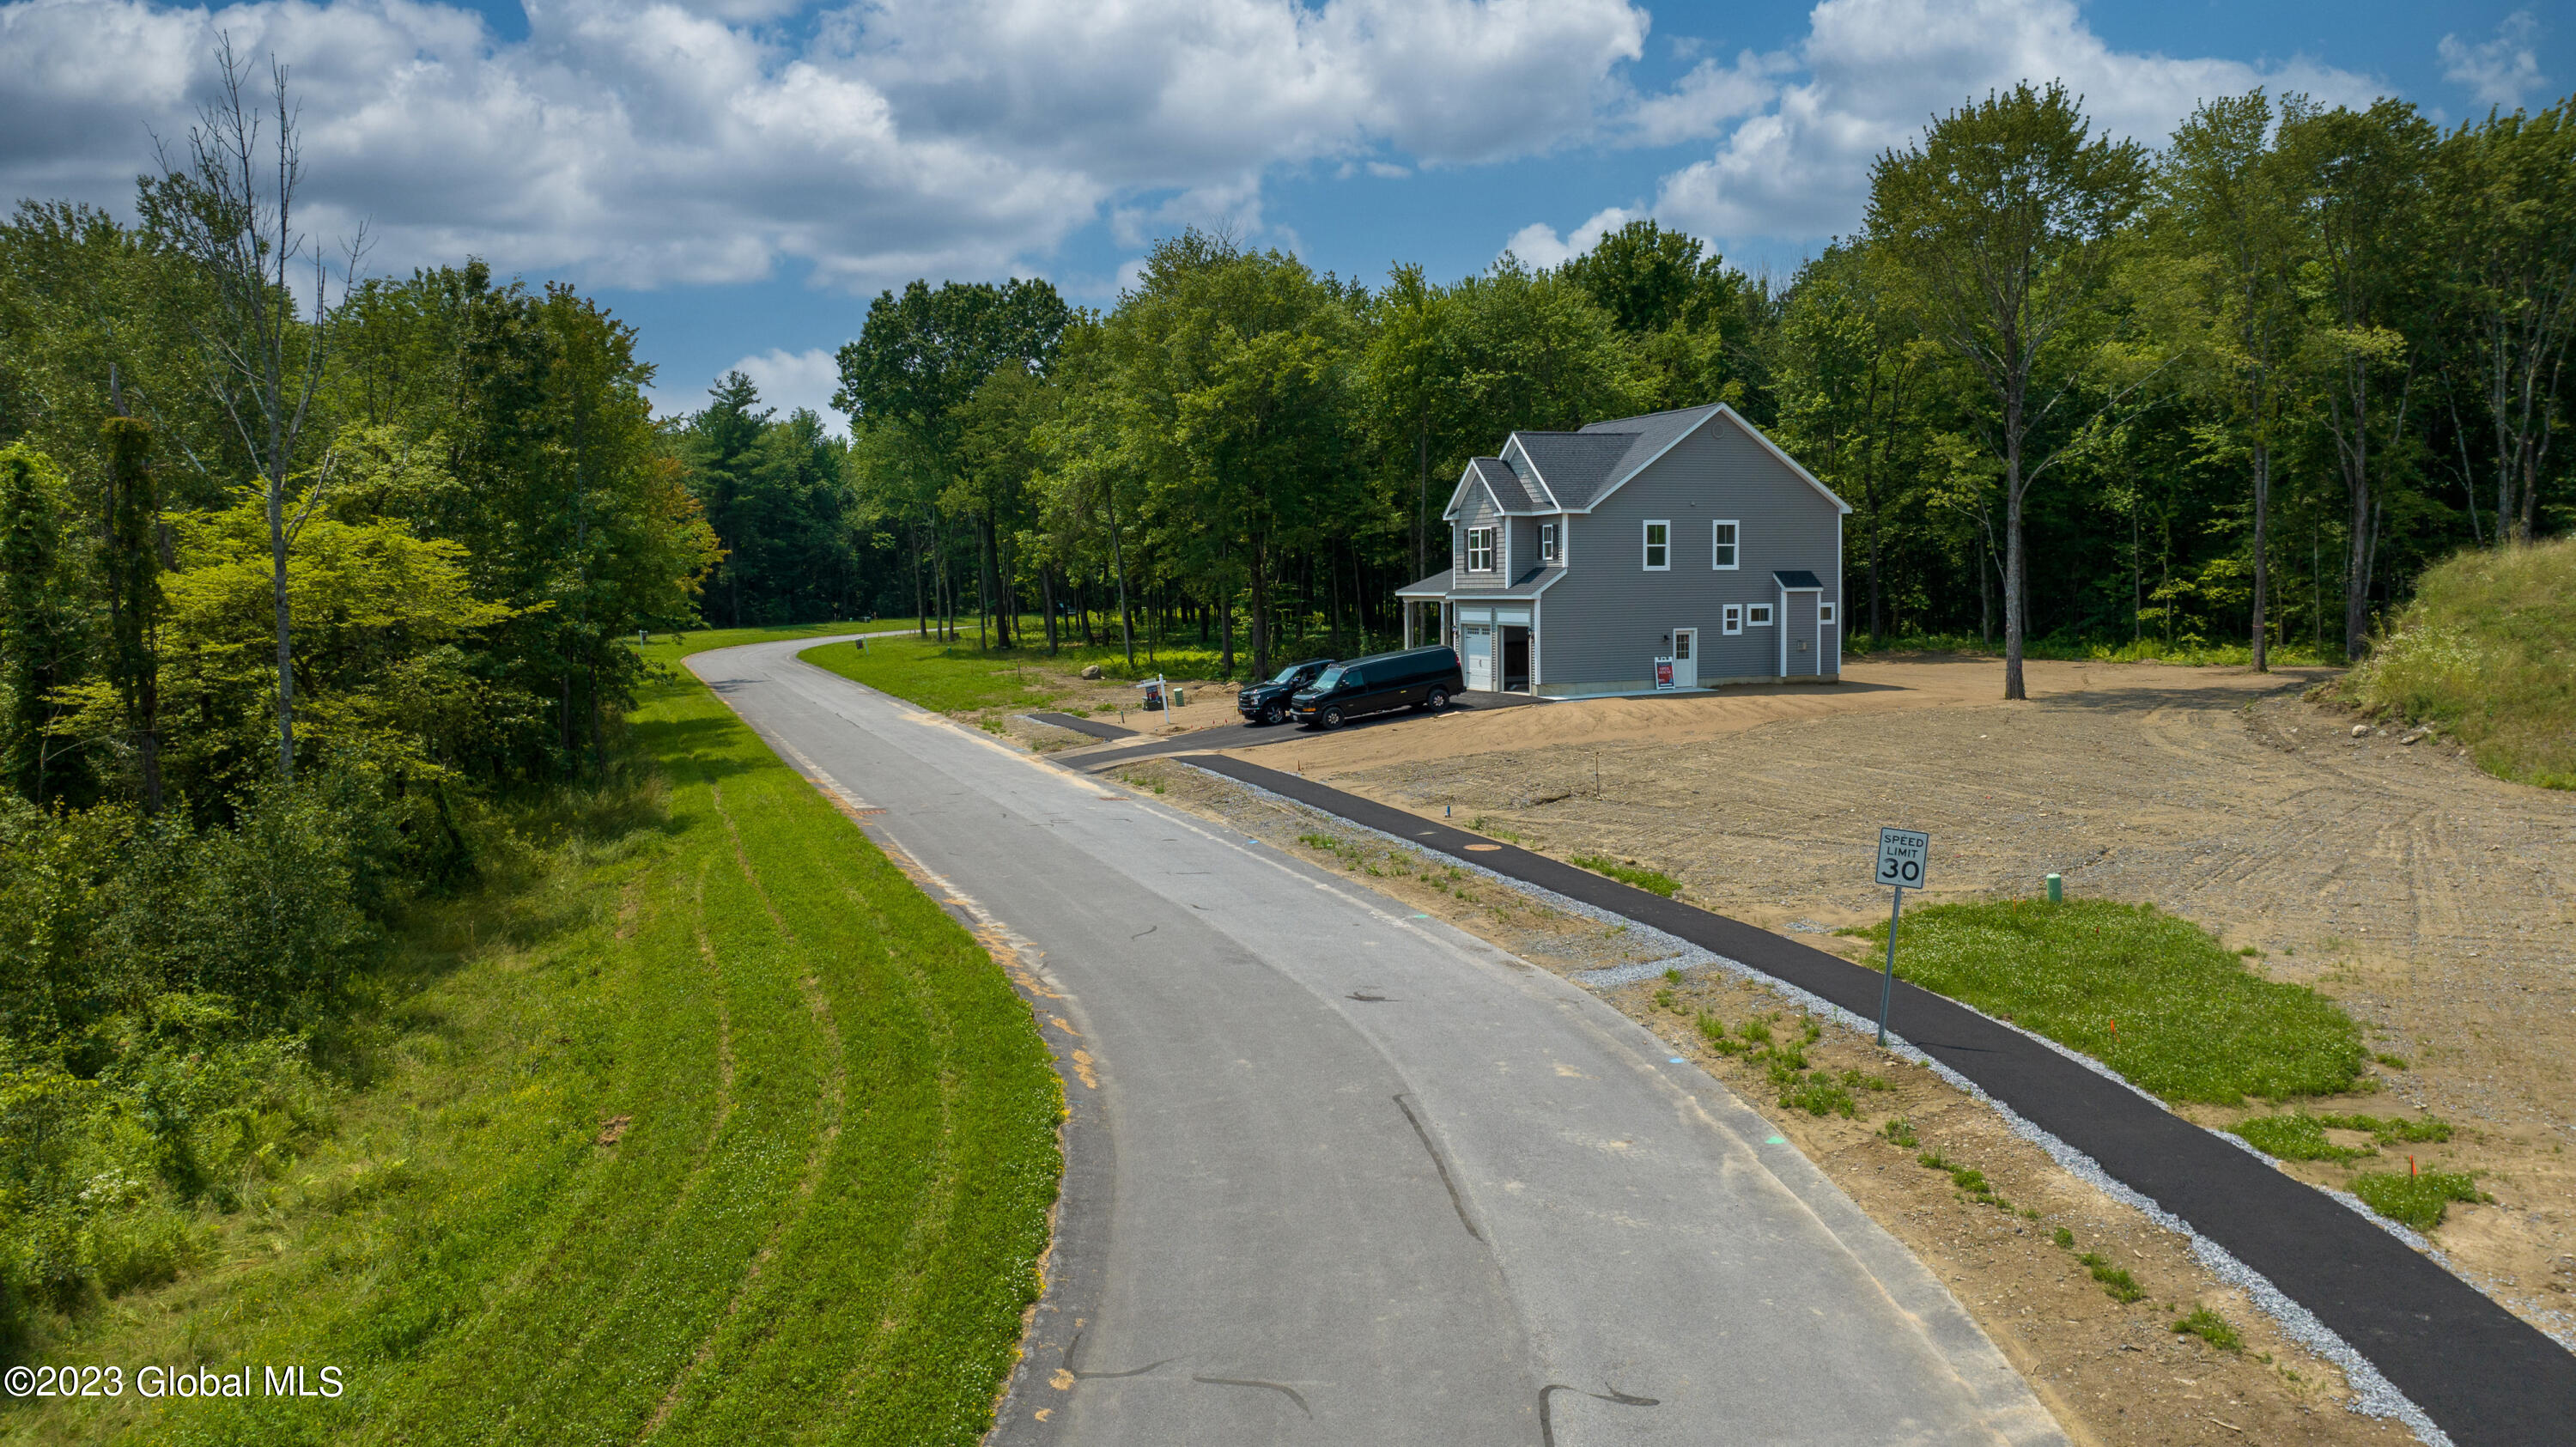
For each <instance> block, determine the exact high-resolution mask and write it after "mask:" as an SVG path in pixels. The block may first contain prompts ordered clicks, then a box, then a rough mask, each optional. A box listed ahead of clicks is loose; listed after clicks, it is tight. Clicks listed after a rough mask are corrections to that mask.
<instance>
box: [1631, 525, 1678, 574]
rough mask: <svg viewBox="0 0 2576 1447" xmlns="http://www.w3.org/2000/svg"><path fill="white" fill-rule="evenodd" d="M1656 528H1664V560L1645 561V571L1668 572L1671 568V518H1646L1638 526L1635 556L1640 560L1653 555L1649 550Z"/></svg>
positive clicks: (1651, 546) (1652, 543) (1652, 545)
mask: <svg viewBox="0 0 2576 1447" xmlns="http://www.w3.org/2000/svg"><path fill="white" fill-rule="evenodd" d="M1657 528H1662V529H1663V530H1664V542H1663V548H1664V560H1663V561H1662V562H1660V563H1655V562H1647V563H1646V571H1647V572H1649V573H1669V572H1671V571H1672V570H1673V520H1672V519H1671V518H1648V519H1646V520H1645V524H1644V526H1642V527H1640V528H1639V529H1638V531H1637V557H1638V559H1639V560H1640V561H1644V560H1646V559H1649V558H1652V557H1653V556H1654V553H1653V552H1652V551H1650V550H1651V549H1652V548H1653V547H1654V546H1655V543H1654V541H1653V539H1654V536H1655V529H1657Z"/></svg>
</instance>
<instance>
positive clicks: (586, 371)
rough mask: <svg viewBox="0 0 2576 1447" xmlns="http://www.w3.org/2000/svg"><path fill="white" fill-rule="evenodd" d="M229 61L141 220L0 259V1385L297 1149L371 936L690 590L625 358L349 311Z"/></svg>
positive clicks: (681, 502)
mask: <svg viewBox="0 0 2576 1447" xmlns="http://www.w3.org/2000/svg"><path fill="white" fill-rule="evenodd" d="M218 60H219V62H220V72H221V78H222V81H223V85H222V87H221V90H220V95H219V99H218V101H217V102H216V104H214V105H213V106H211V107H210V108H209V109H208V110H207V111H206V112H205V113H204V114H203V115H202V116H201V117H200V120H199V123H198V124H197V125H196V126H195V127H194V128H193V129H192V130H191V132H190V134H189V135H188V136H187V137H186V139H185V141H184V143H182V144H180V145H177V146H174V147H173V148H172V149H171V152H170V153H169V154H167V155H166V156H165V158H164V164H163V167H162V169H161V170H160V171H159V172H158V173H156V174H153V175H148V176H146V177H144V178H143V179H142V182H141V185H140V187H139V192H138V196H137V203H136V206H135V210H134V218H135V219H134V220H132V221H131V222H128V221H121V220H119V219H117V218H116V217H114V216H112V215H110V214H108V213H106V212H104V211H101V210H98V209H95V208H92V207H87V206H81V205H73V204H67V203H61V202H48V201H35V200H30V201H23V202H21V203H20V204H19V206H18V207H17V209H16V211H15V212H14V214H12V215H11V216H10V217H9V218H8V220H7V221H6V223H5V224H0V781H5V783H4V784H0V1354H8V1353H10V1352H14V1351H15V1350H16V1347H15V1346H14V1345H13V1343H14V1342H17V1341H20V1340H22V1338H21V1337H20V1335H19V1334H20V1333H21V1332H22V1331H23V1330H24V1329H25V1328H26V1326H27V1324H28V1322H29V1321H30V1320H32V1319H33V1318H32V1317H31V1313H32V1312H33V1311H34V1310H35V1308H36V1307H37V1306H38V1305H40V1304H51V1305H53V1306H55V1307H58V1308H63V1309H71V1308H75V1307H77V1306H78V1305H79V1304H80V1303H81V1302H82V1301H83V1300H85V1299H87V1298H89V1297H90V1296H91V1295H93V1294H94V1293H96V1292H99V1291H110V1292H112V1291H115V1290H119V1289H122V1288H124V1287H126V1286H131V1285H136V1284H141V1283H144V1282H148V1281H152V1280H159V1279H166V1278H167V1277H168V1275H169V1274H170V1273H171V1272H172V1271H175V1270H176V1269H178V1266H179V1264H180V1263H181V1262H182V1261H184V1260H185V1259H187V1257H188V1255H189V1253H190V1252H191V1251H192V1250H193V1249H195V1248H194V1246H193V1245H192V1243H195V1242H197V1241H199V1240H200V1239H201V1237H200V1236H199V1234H198V1233H197V1232H196V1230H195V1228H194V1227H193V1226H192V1225H191V1224H190V1222H191V1220H192V1219H193V1218H192V1217H191V1215H190V1213H191V1212H192V1211H195V1210H199V1209H203V1208H205V1207H207V1206H209V1205H211V1206H213V1207H215V1208H218V1209H229V1203H233V1202H236V1201H238V1199H239V1192H240V1188H241V1187H242V1185H243V1183H244V1182H245V1180H247V1179H248V1178H249V1177H250V1176H251V1175H256V1174H258V1173H261V1172H273V1171H274V1170H277V1169H279V1168H281V1166H282V1163H284V1162H286V1161H289V1160H291V1159H292V1156H293V1149H292V1147H293V1144H294V1141H295V1140H296V1139H297V1138H298V1137H299V1136H300V1135H301V1133H303V1132H306V1131H310V1130H318V1129H322V1128H325V1126H326V1125H327V1120H328V1109H327V1105H328V1102H329V1100H330V1099H331V1098H332V1094H333V1090H334V1088H335V1085H334V1082H335V1081H338V1080H341V1079H344V1078H345V1077H346V1076H348V1075H349V1074H351V1073H353V1072H358V1071H361V1070H362V1068H363V1066H362V1060H363V1053H364V1052H363V1047H362V1046H361V1045H359V1044H357V1043H355V1042H354V1040H353V1037H352V1036H351V1034H350V1033H349V1031H348V1029H347V1028H346V1026H347V1022H348V1019H349V1015H348V1007H349V1005H350V1002H351V1001H352V1000H353V999H356V998H358V993H360V992H362V990H363V982H364V977H365V971H366V970H367V967H368V966H369V964H370V962H372V961H374V960H376V959H378V958H380V956H381V955H382V952H383V951H384V949H385V947H386V946H387V944H388V942H389V938H390V935H391V932H392V930H393V929H394V928H395V927H396V926H398V924H399V921H400V918H401V916H402V914H403V912H404V910H405V909H406V908H407V907H408V906H409V904H410V903H412V902H415V901H418V900H420V899H422V898H423V897H425V896H429V895H434V894H436V893H438V892H441V891H445V890H450V889H453V888H455V887H457V886H459V885H461V884H463V883H465V882H467V881H470V880H473V879H475V878H477V877H482V876H485V875H488V874H489V872H490V871H491V869H492V868H493V866H494V865H495V864H496V863H498V864H502V865H509V864H510V863H511V862H512V861H516V860H523V859H524V858H525V857H526V854H527V845H526V843H525V842H524V839H523V837H522V835H521V833H520V832H519V825H520V823H521V822H523V821H524V819H525V818H526V816H527V809H528V806H529V801H532V800H539V799H542V798H544V797H545V796H547V795H549V794H559V793H560V792H561V791H562V790H563V789H564V788H565V787H566V786H567V785H569V784H573V783H575V782H576V781H581V780H588V779H595V778H597V777H598V776H599V775H600V774H601V773H602V772H603V771H605V770H608V769H610V768H613V766H614V763H615V759H614V751H615V743H616V738H617V732H618V727H619V720H620V719H621V718H622V717H623V715H624V713H625V712H626V710H627V708H628V707H629V705H630V703H631V701H632V696H633V689H634V687H635V685H636V684H637V683H638V682H639V681H640V680H641V678H642V676H643V670H642V665H641V663H640V661H639V659H638V656H637V654H636V652H635V651H634V649H633V648H631V647H630V646H627V640H629V639H631V638H632V637H633V636H634V633H635V631H636V630H637V629H638V628H669V627H680V626H686V625H689V624H691V623H693V622H694V621H695V619H696V617H697V601H698V599H697V594H698V590H699V587H700V583H701V579H702V578H703V576H704V574H705V572H706V570H707V569H708V568H709V567H710V566H711V565H712V564H713V563H714V562H715V560H716V558H717V556H718V551H719V548H718V544H717V541H716V537H715V534H714V532H713V531H712V530H711V529H710V528H709V527H708V525H707V522H706V519H705V515H704V512H703V510H702V508H701V507H700V505H699V503H698V501H697V498H696V495H695V494H694V493H693V492H692V491H691V490H690V469H689V466H688V464H687V463H686V462H684V461H683V460H682V458H681V457H680V455H679V453H678V451H677V449H675V448H674V447H673V446H672V445H671V442H670V439H669V437H668V436H667V435H666V432H665V429H664V428H662V427H661V426H660V425H658V424H657V423H656V421H655V420H654V417H653V415H652V410H651V407H650V405H649V402H648V400H647V398H646V396H645V392H644V388H645V385H646V384H647V383H648V382H649V381H650V378H651V369H650V368H649V367H648V366H646V365H644V364H643V363H641V362H639V361H638V360H637V359H636V355H635V334H634V332H633V330H632V329H631V328H629V327H627V326H626V325H624V324H623V323H621V322H619V321H617V320H616V319H615V318H613V317H612V316H610V315H609V314H608V312H607V311H605V310H604V309H603V308H601V307H600V306H599V305H598V304H597V303H595V302H594V301H592V300H590V299H588V298H586V297H584V296H582V295H581V294H580V293H578V292H577V291H575V290H573V289H571V288H569V287H565V286H559V285H550V286H546V287H542V288H534V289H532V288H530V287H528V286H526V285H524V284H522V283H519V282H515V281H502V280H499V279H496V278H495V277H494V276H493V275H492V273H491V271H490V269H489V268H488V267H486V266H484V265H483V264H482V263H480V262H477V261H466V262H464V263H463V264H460V265H456V266H443V267H438V268H434V269H424V270H419V271H415V272H413V273H411V274H410V275H408V276H402V277H375V278H369V277H367V276H365V275H364V274H363V263H364V244H363V237H352V238H348V239H347V241H346V244H345V245H341V246H338V247H336V248H334V247H327V246H326V245H325V244H324V243H322V242H320V241H318V240H317V239H316V238H314V237H312V236H311V235H309V234H307V233H306V232H305V230H304V229H303V227H302V223H301V220H300V215H301V213H300V212H299V211H298V209H297V192H298V186H299V183H300V180H301V158H300V153H299V149H298V137H297V134H296V126H295V112H294V108H293V104H292V101H291V99H290V98H289V96H288V93H287V87H286V77H285V76H284V74H283V73H282V72H276V71H272V72H271V73H270V74H269V75H268V76H266V77H265V79H266V80H267V82H268V85H267V86H265V87H262V86H261V85H260V84H258V81H259V80H260V79H262V77H259V76H257V75H255V74H254V73H252V72H251V70H250V69H249V67H247V66H246V65H244V64H243V63H241V62H240V61H239V59H238V58H237V57H235V56H234V55H233V54H232V53H231V52H230V50H229V48H225V49H223V50H221V51H219V52H218ZM100 1183H108V1184H106V1185H101V1184H100Z"/></svg>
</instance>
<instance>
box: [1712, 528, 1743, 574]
mask: <svg viewBox="0 0 2576 1447" xmlns="http://www.w3.org/2000/svg"><path fill="white" fill-rule="evenodd" d="M1735 540H1736V525H1735V523H1733V522H1732V521H1727V522H1713V523H1710V524H1709V525H1708V565H1709V566H1710V567H1712V568H1715V569H1716V570H1718V571H1719V572H1722V573H1725V572H1733V571H1734V570H1735V566H1736V563H1735Z"/></svg>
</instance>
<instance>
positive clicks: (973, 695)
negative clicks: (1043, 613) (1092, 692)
mask: <svg viewBox="0 0 2576 1447" xmlns="http://www.w3.org/2000/svg"><path fill="white" fill-rule="evenodd" d="M796 656H797V657H799V658H802V659H804V660H805V661H806V662H808V663H811V664H813V665H814V666H815V667H817V668H828V669H830V670H831V671H832V672H834V673H837V674H839V675H841V676H842V677H843V678H847V679H851V680H854V681H856V682H859V683H864V684H866V685H867V686H868V687H870V688H874V689H879V690H882V691H883V692H886V693H890V694H893V695H894V696H895V697H897V698H901V699H909V700H910V701H912V702H914V703H917V704H920V705H921V706H922V707H923V708H933V709H937V710H939V711H940V712H942V713H968V712H974V711H977V710H982V709H1010V710H1014V711H1019V710H1025V709H1033V708H1046V707H1048V706H1050V705H1052V704H1054V703H1056V702H1058V701H1059V700H1060V699H1062V698H1063V696H1064V693H1063V690H1061V689H1060V688H1057V687H1054V686H1052V685H1051V684H1050V683H1049V675H1048V673H1047V672H1046V671H1044V670H1041V669H1039V668H1037V667H1035V666H1033V665H1034V663H1035V662H1036V661H1037V660H1041V659H1043V658H1044V657H1045V652H1044V650H1038V651H1037V659H1032V658H1031V657H1030V656H1029V650H1026V649H1013V650H1011V651H1009V652H1007V653H1003V652H995V653H983V652H979V651H977V649H976V647H975V645H974V644H972V643H948V644H941V643H933V642H926V641H924V640H921V639H917V638H871V639H869V640H868V646H867V647H866V648H865V649H861V648H860V647H859V646H858V645H857V644H855V643H826V644H822V645H820V646H818V647H814V648H808V649H806V650H805V651H804V652H802V653H800V654H798V655H796ZM1080 666H1081V665H1079V664H1076V665H1074V667H1077V668H1078V667H1080Z"/></svg>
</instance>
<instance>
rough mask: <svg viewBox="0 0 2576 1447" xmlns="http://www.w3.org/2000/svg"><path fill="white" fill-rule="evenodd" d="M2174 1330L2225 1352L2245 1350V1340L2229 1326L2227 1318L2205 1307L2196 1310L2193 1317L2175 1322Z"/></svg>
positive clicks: (2192, 1314)
mask: <svg viewBox="0 0 2576 1447" xmlns="http://www.w3.org/2000/svg"><path fill="white" fill-rule="evenodd" d="M2173 1329H2174V1331H2175V1332H2176V1333H2177V1334H2179V1335H2182V1336H2196V1337H2198V1338H2200V1339H2201V1340H2202V1341H2205V1342H2207V1343H2209V1344H2210V1345H2211V1346H2214V1347H2216V1348H2218V1349H2219V1350H2220V1351H2223V1352H2240V1351H2243V1350H2245V1339H2244V1338H2243V1337H2240V1336H2238V1335H2237V1334H2236V1328H2234V1327H2232V1326H2229V1325H2228V1324H2227V1318H2225V1317H2223V1316H2220V1315H2219V1314H2218V1313H2217V1312H2214V1311H2212V1310H2210V1309H2209V1308H2208V1307H2205V1306H2203V1307H2196V1308H2194V1309H2193V1311H2192V1313H2191V1315H2189V1316H2186V1317H2184V1318H2182V1319H2181V1320H2179V1321H2177V1322H2175V1323H2174V1324H2173Z"/></svg>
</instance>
